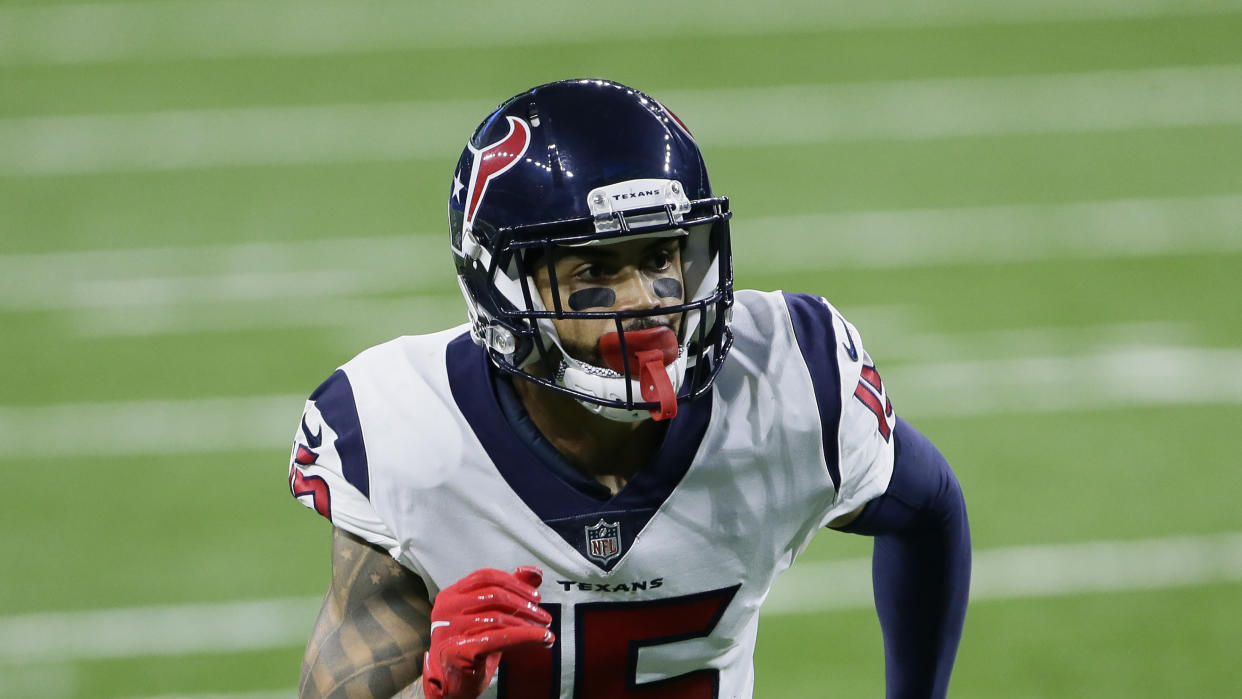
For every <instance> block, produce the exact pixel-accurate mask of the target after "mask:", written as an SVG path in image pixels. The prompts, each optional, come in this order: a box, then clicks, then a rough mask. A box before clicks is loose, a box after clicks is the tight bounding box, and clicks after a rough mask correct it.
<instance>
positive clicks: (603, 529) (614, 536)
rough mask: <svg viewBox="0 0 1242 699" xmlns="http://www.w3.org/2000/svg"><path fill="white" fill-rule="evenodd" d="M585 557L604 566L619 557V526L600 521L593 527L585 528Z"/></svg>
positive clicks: (616, 523) (614, 523)
mask: <svg viewBox="0 0 1242 699" xmlns="http://www.w3.org/2000/svg"><path fill="white" fill-rule="evenodd" d="M585 529H586V539H587V555H588V556H590V557H591V558H594V559H595V560H597V561H599V562H600V563H602V564H604V565H608V562H609V561H611V560H612V559H614V558H616V557H617V556H620V555H621V524H620V523H619V522H605V521H604V520H602V519H601V520H600V521H599V522H598V523H597V524H596V525H595V526H593V527H585Z"/></svg>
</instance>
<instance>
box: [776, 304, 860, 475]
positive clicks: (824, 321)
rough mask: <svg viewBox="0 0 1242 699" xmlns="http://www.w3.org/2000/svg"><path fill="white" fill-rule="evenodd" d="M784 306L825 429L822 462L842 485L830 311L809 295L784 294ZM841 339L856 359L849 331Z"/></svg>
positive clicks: (834, 336)
mask: <svg viewBox="0 0 1242 699" xmlns="http://www.w3.org/2000/svg"><path fill="white" fill-rule="evenodd" d="M783 295H784V298H785V307H786V308H788V309H789V319H790V321H791V322H792V323H793V329H794V337H795V338H796V339H797V342H798V349H799V351H801V353H802V359H803V361H804V362H806V368H807V370H808V371H809V372H810V374H811V385H812V386H813V387H814V389H815V403H816V405H817V406H818V407H819V420H820V425H822V426H823V430H824V461H825V462H826V463H827V464H828V474H829V476H830V477H831V478H832V484H833V486H834V487H837V488H839V487H840V486H841V468H840V464H839V463H838V452H837V444H836V438H837V434H838V433H839V430H840V421H841V370H840V366H839V365H838V363H837V334H836V331H835V329H834V327H833V326H834V323H833V310H832V307H830V306H829V305H828V304H827V302H825V301H824V300H823V299H822V298H820V297H818V296H813V295H810V294H791V293H788V292H784V294H783ZM845 335H846V337H843V338H841V345H842V347H843V348H844V349H845V350H846V352H848V353H849V355H850V357H851V358H852V359H855V360H857V359H858V350H857V348H856V345H855V343H854V340H853V338H852V337H849V330H848V329H846V331H845Z"/></svg>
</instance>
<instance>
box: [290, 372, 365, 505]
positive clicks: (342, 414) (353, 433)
mask: <svg viewBox="0 0 1242 699" xmlns="http://www.w3.org/2000/svg"><path fill="white" fill-rule="evenodd" d="M310 400H311V401H312V402H313V403H314V404H315V407H317V408H318V409H319V414H320V415H321V416H323V422H324V423H326V424H327V425H328V426H329V427H331V428H332V431H333V432H335V433H336V439H335V440H334V446H335V448H336V452H337V454H338V455H339V456H340V459H341V473H342V475H344V476H345V480H346V481H349V484H350V485H352V486H354V487H355V488H357V489H358V492H360V493H362V494H363V495H366V496H367V497H370V495H371V482H370V474H369V472H368V468H367V448H366V443H365V442H364V440H363V437H362V423H361V421H360V420H359V419H358V405H357V403H355V402H354V389H353V387H352V386H351V385H350V383H349V376H348V375H347V374H346V373H345V372H344V371H343V370H341V369H337V370H336V371H335V372H333V374H332V375H331V376H329V377H328V379H327V381H324V382H323V383H322V384H320V385H319V388H316V389H315V391H314V393H311V395H310ZM302 430H303V432H304V433H305V434H306V438H307V440H308V441H319V440H322V438H323V437H322V434H323V427H322V425H321V426H320V429H319V431H318V433H317V434H316V435H314V436H312V435H311V434H310V430H309V429H308V428H307V427H306V417H305V416H303V417H302Z"/></svg>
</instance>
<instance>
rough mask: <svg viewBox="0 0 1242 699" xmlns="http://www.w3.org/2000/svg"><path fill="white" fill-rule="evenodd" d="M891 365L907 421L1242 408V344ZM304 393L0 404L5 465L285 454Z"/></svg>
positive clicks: (895, 396)
mask: <svg viewBox="0 0 1242 699" xmlns="http://www.w3.org/2000/svg"><path fill="white" fill-rule="evenodd" d="M1160 339H1161V338H1152V339H1151V341H1152V342H1158V341H1159V340H1160ZM883 371H884V378H885V381H886V383H887V384H888V386H890V389H889V392H890V395H891V397H892V400H893V405H894V406H895V408H896V410H897V412H898V413H899V414H901V415H904V416H906V417H911V418H925V417H930V418H938V417H956V416H971V415H992V414H1015V413H1018V414H1020V413H1030V412H1050V411H1091V410H1106V409H1112V408H1121V407H1141V406H1169V405H1239V404H1242V350H1225V349H1203V348H1187V347H1160V346H1132V347H1114V348H1106V349H1101V350H1097V351H1095V352H1091V353H1087V354H1081V355H1076V356H1036V357H1030V356H1028V357H1017V358H1007V359H982V360H974V361H964V360H963V361H948V362H921V363H907V364H901V363H891V364H889V365H886V366H884V367H883ZM310 388H312V387H308V389H307V392H308V393H309V390H310ZM303 401H304V396H299V395H284V396H254V397H245V398H202V399H185V400H158V401H130V402H108V403H71V404H58V405H47V406H2V407H0V444H4V445H5V450H4V457H3V458H4V460H6V461H7V460H15V459H16V460H21V459H28V458H68V457H92V456H98V457H103V456H116V455H134V454H183V453H184V452H185V449H186V445H187V444H193V445H194V450H195V452H196V453H204V452H219V451H233V450H248V449H253V450H271V451H277V452H283V451H285V450H287V449H289V448H290V441H289V440H291V439H292V437H293V434H294V432H295V430H296V428H297V417H298V415H299V414H300V412H301V409H302V404H303ZM203 435H215V436H216V437H215V438H213V439H208V440H204V439H203V438H202V436H203Z"/></svg>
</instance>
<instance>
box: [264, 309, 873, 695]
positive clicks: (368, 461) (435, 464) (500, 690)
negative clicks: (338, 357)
mask: <svg viewBox="0 0 1242 699" xmlns="http://www.w3.org/2000/svg"><path fill="white" fill-rule="evenodd" d="M736 301H737V303H736V306H735V311H734V316H733V323H732V328H733V333H734V342H733V348H732V350H731V351H730V353H729V355H728V357H727V359H726V360H725V364H724V366H723V368H722V370H721V372H720V374H719V376H718V377H717V379H716V383H715V384H714V386H713V388H712V391H711V393H710V397H707V396H705V397H704V398H702V399H700V400H697V401H693V402H690V403H685V404H683V405H681V406H680V412H679V413H678V415H677V417H676V418H674V419H673V420H672V421H671V422H670V424H669V429H668V433H667V436H666V438H665V441H664V443H663V445H662V446H661V448H660V451H659V452H658V454H657V455H656V456H655V458H654V460H653V461H652V463H651V464H650V465H649V466H647V467H646V468H644V469H643V470H642V471H641V472H639V473H638V474H637V475H636V476H635V477H634V478H633V479H632V480H631V481H630V482H629V483H628V484H627V485H626V486H625V487H624V488H623V489H622V490H621V491H620V492H619V493H617V494H616V495H615V496H613V497H611V498H609V499H607V500H604V501H600V500H597V499H595V498H592V497H590V496H588V495H586V494H584V493H582V492H581V491H580V490H578V489H577V488H575V487H573V486H571V485H569V484H568V483H566V482H565V481H564V480H562V479H561V478H559V477H558V476H557V475H556V474H555V472H554V471H553V470H551V469H549V468H548V467H547V466H546V465H545V464H544V463H542V462H540V461H539V460H538V459H537V458H536V457H535V455H534V453H533V451H532V449H531V447H530V445H529V444H528V443H527V442H526V441H524V440H523V439H522V438H521V437H519V436H518V435H517V434H516V433H515V431H514V430H513V428H512V427H511V426H510V424H509V422H508V420H507V419H506V418H505V415H504V413H503V412H502V409H501V407H500V405H499V404H498V402H497V397H496V395H495V392H494V389H493V383H492V380H491V374H490V369H489V365H488V359H487V356H486V354H485V353H484V351H483V350H482V349H481V348H479V347H477V346H475V345H474V344H473V343H472V342H471V340H470V338H469V335H468V333H466V328H465V327H464V326H463V327H459V328H455V329H453V330H448V331H445V332H440V333H436V334H432V335H422V336H410V337H402V338H398V339H396V340H393V341H391V342H388V343H385V344H383V345H379V346H377V347H373V348H371V349H369V350H367V351H365V352H363V353H362V354H360V355H359V356H358V357H356V358H354V359H353V360H351V361H350V362H348V363H347V364H345V365H344V366H343V367H341V368H340V369H339V370H338V371H337V372H336V373H335V374H333V375H332V376H331V378H329V379H328V380H327V381H326V382H325V383H324V384H323V385H322V386H320V387H319V389H318V390H316V391H315V393H314V394H313V395H312V396H311V398H310V400H308V401H307V403H306V411H305V414H304V415H303V417H302V421H301V424H300V425H299V427H298V430H297V433H296V437H295V443H294V451H293V457H292V464H291V466H290V472H289V482H290V487H291V489H292V490H293V493H294V495H295V496H296V497H297V498H298V499H299V500H300V501H301V502H303V503H304V504H306V505H307V506H308V507H312V508H314V509H316V510H318V511H319V513H320V514H322V515H324V516H325V517H328V518H329V519H331V521H332V523H333V524H334V525H336V526H338V527H340V528H342V529H344V530H346V531H349V532H352V533H354V534H357V535H358V536H361V537H363V538H364V539H366V540H368V541H370V542H372V543H375V544H377V545H379V546H382V547H384V548H385V549H387V550H388V551H389V553H390V554H391V555H392V556H393V558H395V559H396V560H398V561H400V562H401V563H402V564H403V565H405V566H406V567H408V568H409V569H411V570H413V571H414V572H415V573H417V574H418V575H419V576H421V577H422V579H423V580H424V581H426V583H427V588H428V590H429V591H430V592H431V594H432V595H433V596H434V595H435V594H436V593H437V592H438V591H439V590H441V589H443V588H444V587H446V586H448V585H450V584H452V583H453V582H455V581H457V580H458V579H460V578H461V577H462V576H464V575H466V574H467V573H470V572H471V571H473V570H476V569H478V568H484V567H488V568H499V569H501V570H513V569H514V568H516V567H518V566H521V565H536V566H539V567H540V568H542V569H543V571H544V581H543V585H542V587H541V588H540V592H541V594H542V595H543V600H544V602H543V605H542V606H543V607H544V608H545V609H547V610H548V611H549V612H550V613H551V614H552V616H553V618H554V621H553V631H554V632H555V633H556V645H555V647H553V648H551V649H543V648H536V649H533V650H524V651H521V652H510V653H506V654H505V656H504V661H503V663H502V666H501V671H500V672H499V673H498V676H497V680H496V681H495V682H494V683H493V685H492V687H491V688H490V689H489V690H488V693H487V694H486V695H485V696H489V697H490V696H498V697H506V698H515V697H521V698H526V697H539V698H540V699H546V698H547V697H601V696H603V697H624V696H631V695H632V696H640V695H641V696H643V697H678V698H681V699H685V698H691V699H699V698H702V699H710V698H712V697H749V696H751V691H752V685H753V679H754V677H753V662H752V656H753V651H754V646H755V634H756V631H757V628H758V620H759V614H758V613H759V607H760V605H761V604H762V603H763V600H764V598H765V597H766V596H767V594H768V591H769V589H771V587H772V583H773V581H774V580H775V578H776V576H777V575H778V574H779V573H780V572H781V571H783V570H785V569H786V568H788V567H789V565H790V564H791V563H792V562H793V560H794V558H795V557H796V556H797V555H798V553H799V552H801V551H802V550H803V549H804V548H805V547H806V545H807V544H808V542H809V541H810V540H811V537H812V536H813V535H814V534H815V533H816V531H818V530H819V529H820V528H822V527H823V526H824V525H825V524H826V523H828V522H829V521H831V520H832V519H834V518H836V517H838V516H840V515H843V514H846V513H848V512H850V511H852V510H854V509H855V508H857V507H858V506H860V505H861V504H863V503H865V502H867V501H868V500H870V499H872V498H874V497H876V496H877V495H879V494H881V493H883V492H884V490H885V489H886V488H887V487H888V482H889V478H890V476H891V474H892V467H893V443H892V430H893V426H894V424H895V420H896V418H895V417H894V415H893V410H892V405H891V404H890V403H889V402H888V398H887V396H886V394H885V389H884V386H883V384H882V383H881V381H880V377H879V374H878V373H877V372H876V370H875V367H874V366H873V365H872V363H871V361H870V360H869V358H868V357H867V354H866V352H865V351H864V350H863V346H862V341H861V339H860V338H859V336H858V333H857V331H856V330H855V329H854V327H853V326H852V325H850V324H849V323H848V322H846V321H845V319H844V318H843V317H842V316H841V314H840V313H838V312H837V311H836V309H835V308H833V307H832V306H831V305H829V304H828V302H826V301H824V300H823V299H820V298H818V297H815V296H807V295H800V294H785V293H781V292H771V293H761V292H755V291H739V292H737V295H736ZM824 585H826V586H830V585H832V581H831V580H825V581H824Z"/></svg>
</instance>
